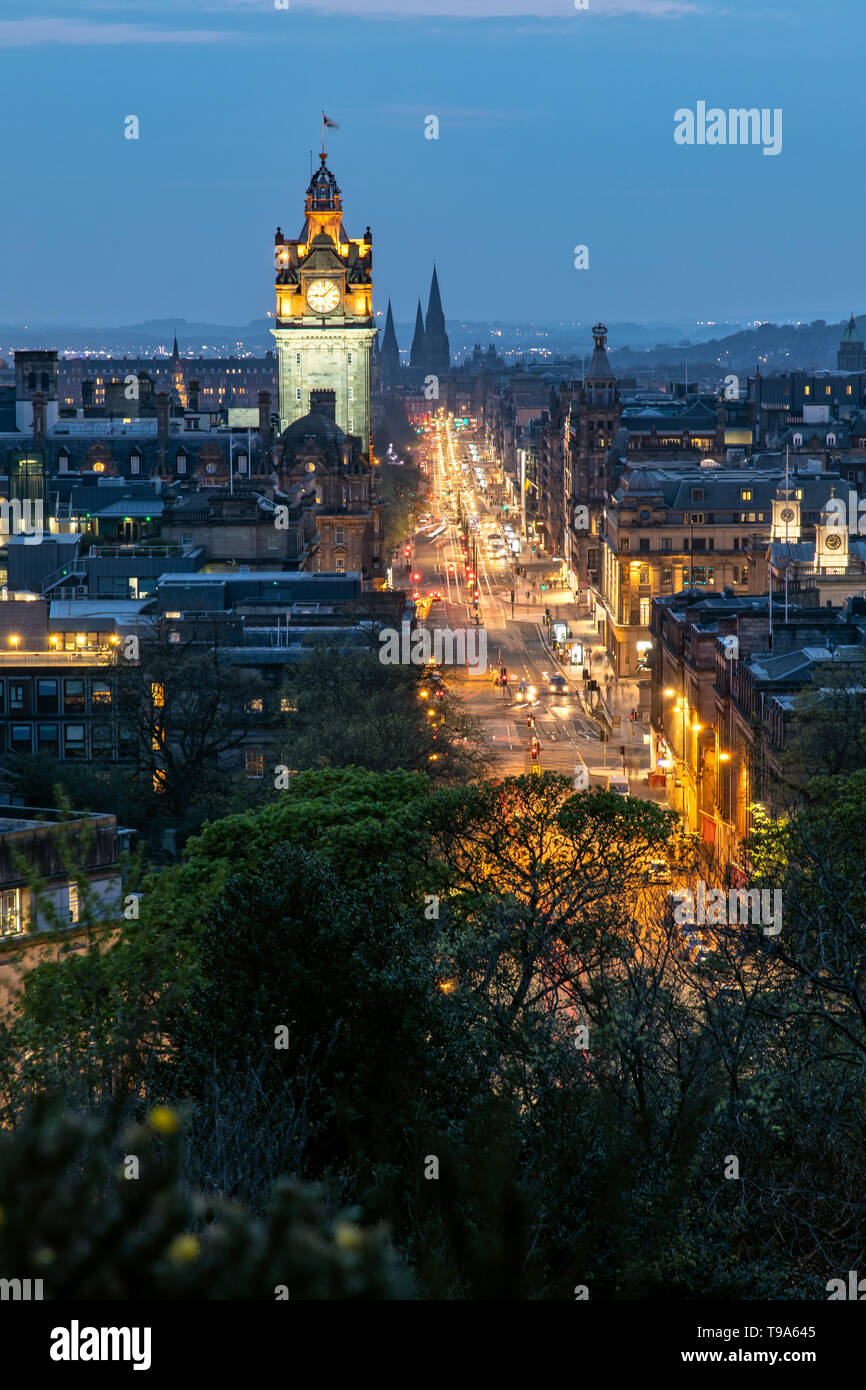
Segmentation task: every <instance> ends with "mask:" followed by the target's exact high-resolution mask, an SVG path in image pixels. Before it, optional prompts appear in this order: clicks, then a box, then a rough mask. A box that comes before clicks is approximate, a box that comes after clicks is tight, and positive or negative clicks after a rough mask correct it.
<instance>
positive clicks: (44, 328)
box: [0, 315, 866, 378]
mask: <svg viewBox="0 0 866 1390" xmlns="http://www.w3.org/2000/svg"><path fill="white" fill-rule="evenodd" d="M377 322H378V324H379V326H380V327H382V326H383V323H384V320H383V319H382V318H379V319H377ZM846 323H847V320H846V319H843V320H840V321H839V322H837V323H828V322H827V321H826V320H824V319H815V320H814V322H812V323H809V324H775V323H765V324H761V325H760V326H759V327H756V328H755V327H752V328H741V327H736V328H734V330H733V331H732V332H730V333H728V334H726V335H721V336H715V337H709V336H708V335H709V334H710V333H711V332H712V326H711V325H707V324H694V323H692V324H675V323H674V324H663V323H648V324H639V323H616V322H611V323H609V324H608V355H609V357H610V361H611V365H612V366H613V367H614V369H615V371H616V372H617V374H618V375H619V376H627V375H628V374H629V372H636V371H638V372H639V371H646V370H647V369H652V370H653V371H658V372H659V373H661V374H664V373H665V372H666V371H669V372H670V374H671V376H673V377H675V378H676V377H677V376H678V375H680V374H682V372H683V370H684V359H685V358H686V356H687V357H688V368H689V376H690V377H692V376H694V377H698V376H700V377H710V376H713V375H723V374H724V373H725V372H727V371H732V372H736V373H738V374H739V375H744V374H747V373H750V372H754V370H755V368H756V367H757V366H760V368H761V371H762V372H764V373H770V372H774V371H786V370H793V369H797V370H803V371H820V370H823V369H826V368H829V367H835V365H836V351H837V349H838V346H839V341H840V339H841V337H842V333H843V331H844V329H845V326H846ZM857 323H858V326H859V327H860V329H861V332H863V331H864V330H866V315H862V316H861V317H860V318H858V320H857ZM272 324H273V319H270V318H261V319H252V320H250V322H249V323H247V324H245V325H243V326H241V325H238V324H219V323H204V322H199V321H198V320H188V319H184V318H177V319H167V318H162V319H147V320H145V321H143V322H142V323H133V324H123V325H118V326H115V327H105V325H102V326H99V325H91V326H81V325H73V324H61V323H52V322H46V323H43V324H39V325H37V326H34V325H25V324H0V355H2V356H4V357H11V353H12V351H13V349H15V348H16V347H21V348H26V347H56V348H58V349H59V350H60V351H61V352H85V351H87V352H100V351H102V352H107V353H110V354H112V355H116V356H123V355H124V354H125V355H126V356H129V357H134V356H136V355H138V354H139V353H143V354H145V355H147V354H149V353H151V352H154V351H156V350H157V349H159V348H163V349H165V350H166V351H170V350H171V345H172V341H173V339H174V335H175V333H177V340H178V345H179V347H180V351H181V354H182V355H187V354H188V353H192V354H193V355H194V356H198V355H199V354H200V353H204V354H205V355H206V356H214V355H217V356H229V355H231V354H234V353H249V352H252V353H256V354H257V355H260V354H262V353H264V352H266V351H267V350H268V349H273V347H274V340H273V337H272V336H271V332H270V330H271V326H272ZM447 329H448V334H449V337H450V339H451V348H452V352H453V353H454V354H455V355H456V354H460V355H461V356H462V355H464V354H467V353H470V352H471V351H472V347H473V346H474V344H475V343H480V345H481V347H482V348H487V347H488V346H489V344H490V343H493V344H494V345H495V346H496V348H497V351H500V352H502V353H503V354H505V355H506V360H511V361H514V360H516V358H517V357H518V356H520V355H524V356H525V357H526V358H527V359H531V358H535V357H537V355H547V354H550V355H552V356H556V357H572V356H573V357H574V358H575V359H576V360H577V359H579V358H580V357H582V356H584V355H586V354H588V353H589V352H591V351H592V332H591V329H592V325H591V324H590V323H588V322H587V323H585V324H584V323H574V322H572V323H568V322H560V323H542V322H514V321H508V320H496V321H491V320H474V321H473V320H466V319H463V320H461V319H449V320H448V322H447ZM412 331H413V325H412V324H404V323H398V324H397V338H398V341H399V343H400V346H401V348H403V349H404V351H407V350H408V347H409V344H410V342H411V338H412Z"/></svg>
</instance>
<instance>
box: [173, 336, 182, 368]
mask: <svg viewBox="0 0 866 1390" xmlns="http://www.w3.org/2000/svg"><path fill="white" fill-rule="evenodd" d="M171 360H172V362H174V364H175V366H176V365H177V363H178V361H179V360H180V352H179V351H178V346H177V329H175V330H174V347H173V348H172V350H171Z"/></svg>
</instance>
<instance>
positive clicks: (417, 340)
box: [409, 299, 427, 367]
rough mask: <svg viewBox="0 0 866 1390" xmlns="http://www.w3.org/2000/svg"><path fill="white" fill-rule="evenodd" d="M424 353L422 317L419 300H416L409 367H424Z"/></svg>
mask: <svg viewBox="0 0 866 1390" xmlns="http://www.w3.org/2000/svg"><path fill="white" fill-rule="evenodd" d="M425 359H426V351H425V342H424V315H423V314H422V312H421V300H420V299H419V300H418V312H417V313H416V315H415V333H414V336H413V338H412V350H411V352H410V354H409V365H410V367H424V366H426V365H427V364H426V360H425Z"/></svg>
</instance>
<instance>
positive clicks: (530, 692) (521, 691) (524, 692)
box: [517, 681, 538, 704]
mask: <svg viewBox="0 0 866 1390" xmlns="http://www.w3.org/2000/svg"><path fill="white" fill-rule="evenodd" d="M537 694H538V691H537V690H536V689H535V686H534V685H531V684H530V682H529V681H520V683H519V684H518V686H517V701H518V704H522V702H523V701H524V700H528V701H531V700H534V699H535V697H536V695H537Z"/></svg>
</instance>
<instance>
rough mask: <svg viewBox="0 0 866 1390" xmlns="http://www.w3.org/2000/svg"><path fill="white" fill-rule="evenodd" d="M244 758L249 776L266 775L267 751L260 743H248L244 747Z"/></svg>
mask: <svg viewBox="0 0 866 1390" xmlns="http://www.w3.org/2000/svg"><path fill="white" fill-rule="evenodd" d="M244 758H245V766H246V774H247V777H251V778H252V777H264V775H265V752H264V749H263V748H261V747H260V746H259V745H258V744H255V745H248V746H247V747H246V748H245V749H244Z"/></svg>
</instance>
